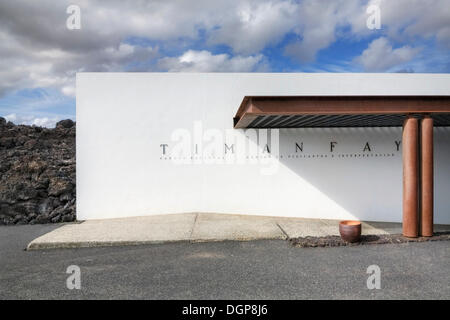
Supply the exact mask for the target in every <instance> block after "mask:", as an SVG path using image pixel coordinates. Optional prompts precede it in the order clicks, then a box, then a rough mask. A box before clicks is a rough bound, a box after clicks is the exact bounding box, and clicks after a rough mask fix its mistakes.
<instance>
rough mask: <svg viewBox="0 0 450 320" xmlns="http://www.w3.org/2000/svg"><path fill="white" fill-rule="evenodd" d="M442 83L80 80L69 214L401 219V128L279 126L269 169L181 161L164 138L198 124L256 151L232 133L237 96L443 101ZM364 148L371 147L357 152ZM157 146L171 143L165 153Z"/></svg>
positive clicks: (234, 77) (385, 77)
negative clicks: (73, 206)
mask: <svg viewBox="0 0 450 320" xmlns="http://www.w3.org/2000/svg"><path fill="white" fill-rule="evenodd" d="M449 88H450V77H449V76H448V75H431V74H429V75H418V74H261V73H260V74H255V73H253V74H242V73H240V74H218V73H214V74H179V73H79V74H77V218H78V219H79V220H85V219H99V218H112V217H126V216H138V215H152V214H162V213H178V212H220V213H239V214H258V215H272V216H295V217H315V218H330V219H347V218H356V219H361V220H372V221H401V198H402V196H401V195H402V189H401V187H402V167H401V148H400V151H397V149H396V144H395V142H394V141H399V140H401V128H359V129H357V128H345V129H344V128H339V129H307V128H302V129H282V130H280V132H279V136H280V147H279V149H280V155H281V156H283V157H282V158H279V159H278V160H279V161H278V162H277V161H274V162H273V163H269V164H267V163H260V162H259V161H268V160H265V159H264V158H261V157H259V158H258V159H256V160H254V161H256V162H259V163H256V164H252V163H248V160H246V159H244V161H246V163H244V164H238V163H234V164H229V163H228V164H227V163H222V164H219V163H213V164H207V163H204V161H207V159H206V158H205V157H199V160H197V161H198V162H200V163H185V164H179V163H176V161H175V160H174V159H173V158H172V159H169V156H170V153H171V151H172V150H173V148H174V146H175V145H177V141H172V140H171V138H172V134H174V133H176V132H178V131H177V129H184V130H185V131H186V130H187V132H189V133H191V134H192V135H195V132H196V130H197V129H198V127H197V126H198V124H201V126H202V132H203V133H204V132H208V133H216V134H219V135H220V134H224V133H226V132H228V134H233V133H234V134H237V135H238V137H243V136H245V135H246V134H248V135H250V137H249V140H248V141H249V143H250V145H253V144H254V143H255V142H256V141H255V138H254V137H252V136H251V133H252V132H250V131H249V132H247V133H246V131H244V130H235V129H232V124H233V122H232V118H233V116H234V115H235V113H236V111H237V108H238V107H239V104H240V103H241V101H242V99H243V97H244V96H245V95H410V94H415V95H422V94H423V95H448V94H450V89H449ZM194 127H195V128H196V129H194ZM210 129H215V130H216V131H210ZM208 130H209V131H208ZM230 132H231V133H230ZM435 134H436V135H435V140H436V144H435V149H436V154H435V157H436V161H435V163H436V165H435V175H436V181H435V182H436V196H435V204H436V212H435V221H436V222H437V223H450V212H449V210H448V208H449V207H450V200H449V197H448V190H449V189H450V188H449V187H450V168H449V167H450V166H449V165H448V164H449V163H450V142H449V141H450V129H448V128H436V129H435ZM331 141H335V142H337V145H336V147H335V148H334V151H333V152H330V142H331ZM226 142H227V143H228V144H230V143H231V142H232V139H231V138H229V139H227V140H226ZM295 142H297V143H299V144H300V143H301V142H303V146H304V148H303V153H301V152H297V153H295ZM366 142H369V144H370V147H371V152H369V151H365V152H363V148H364V146H365V143H366ZM161 144H168V145H169V146H168V154H167V155H166V156H165V157H164V156H162V148H161V146H160V145H161ZM207 145H208V144H205V142H204V143H203V146H204V147H206V146H207ZM271 148H272V146H271ZM271 151H272V152H273V149H272V150H271ZM236 153H237V154H239V155H240V156H245V155H246V154H248V152H237V151H236ZM313 155H314V157H312V156H313ZM317 155H318V157H317ZM350 155H351V156H350ZM292 156H300V157H299V158H297V157H294V158H293V157H292ZM308 156H309V157H308ZM321 156H322V157H321ZM325 156H326V157H325ZM217 158H219V157H217ZM227 159H228V160H229V161H232V160H233V158H232V156H230V155H228V156H226V159H225V160H227ZM225 160H224V161H225ZM210 161H211V160H210ZM212 161H220V160H214V159H213V160H212ZM268 168H275V169H274V170H273V172H271V173H272V174H267V172H265V169H268ZM266 171H267V170H266ZM264 173H265V174H264Z"/></svg>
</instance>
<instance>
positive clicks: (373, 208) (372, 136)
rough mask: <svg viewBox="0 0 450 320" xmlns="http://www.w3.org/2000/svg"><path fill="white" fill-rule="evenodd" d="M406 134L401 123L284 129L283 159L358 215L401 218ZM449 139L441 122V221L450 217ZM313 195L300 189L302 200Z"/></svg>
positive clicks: (437, 159) (437, 217) (438, 169)
mask: <svg viewBox="0 0 450 320" xmlns="http://www.w3.org/2000/svg"><path fill="white" fill-rule="evenodd" d="M401 134H402V128H400V127H395V128H388V127H383V128H300V129H281V130H280V164H281V165H282V166H284V167H285V168H287V169H289V170H290V171H291V172H293V173H295V174H296V175H298V176H299V177H301V178H302V179H303V180H305V181H307V182H308V183H310V184H311V185H312V186H314V187H315V188H316V189H317V190H319V191H320V192H322V193H323V195H325V196H326V197H327V198H329V199H330V201H333V202H335V203H336V204H337V205H339V206H340V207H342V208H343V209H344V210H345V211H346V212H347V213H348V214H349V215H351V216H354V217H355V218H358V219H361V220H369V221H401V219H402V175H403V173H402V153H401ZM449 141H450V128H437V129H436V131H435V176H436V180H435V190H436V191H435V204H436V205H435V207H436V209H435V223H450V218H449V214H448V210H447V208H448V207H449V204H450V200H449V197H448V190H449V189H450V166H449V164H450V145H449V143H448V142H449ZM308 196H309V195H308V194H299V195H298V197H299V199H298V201H299V203H301V201H302V200H305V201H306V200H307V198H308ZM317 206H318V210H320V206H321V204H320V203H318V204H317Z"/></svg>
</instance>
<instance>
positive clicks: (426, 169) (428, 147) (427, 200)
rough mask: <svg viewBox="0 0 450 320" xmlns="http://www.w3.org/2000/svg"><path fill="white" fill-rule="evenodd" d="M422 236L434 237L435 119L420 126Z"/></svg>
mask: <svg viewBox="0 0 450 320" xmlns="http://www.w3.org/2000/svg"><path fill="white" fill-rule="evenodd" d="M420 135H421V137H420V141H421V151H420V172H421V190H420V203H421V215H420V235H421V236H424V237H431V236H432V235H433V194H434V192H433V187H434V183H433V119H432V118H431V117H425V118H423V119H422V120H421V125H420Z"/></svg>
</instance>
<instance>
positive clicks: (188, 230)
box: [28, 213, 450, 250]
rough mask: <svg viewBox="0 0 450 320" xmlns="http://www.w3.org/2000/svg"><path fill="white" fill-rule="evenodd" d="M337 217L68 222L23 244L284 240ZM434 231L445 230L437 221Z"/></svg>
mask: <svg viewBox="0 0 450 320" xmlns="http://www.w3.org/2000/svg"><path fill="white" fill-rule="evenodd" d="M338 224H339V221H338V220H323V219H303V218H280V217H266V216H251V215H231V214H212V213H186V214H168V215H155V216H148V217H135V218H121V219H105V220H88V221H84V222H81V223H69V224H66V225H63V226H62V227H60V228H58V229H55V230H53V231H51V232H49V233H47V234H45V235H43V236H41V237H39V238H36V239H34V240H33V241H31V242H30V244H29V245H28V249H29V250H34V249H48V248H76V247H97V246H113V245H137V244H153V243H166V242H180V241H189V242H206V241H224V240H238V241H246V240H262V239H288V238H295V237H306V236H313V237H321V236H329V235H339V229H338ZM435 230H436V231H447V230H450V225H438V226H436V227H435ZM401 232H402V229H401V224H400V223H387V222H363V224H362V234H400V233H401Z"/></svg>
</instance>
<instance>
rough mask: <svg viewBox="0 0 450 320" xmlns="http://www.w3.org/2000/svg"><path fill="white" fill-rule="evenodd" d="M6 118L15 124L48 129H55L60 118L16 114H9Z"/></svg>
mask: <svg viewBox="0 0 450 320" xmlns="http://www.w3.org/2000/svg"><path fill="white" fill-rule="evenodd" d="M4 118H5V119H6V121H11V122H12V123H14V124H26V125H36V126H39V127H47V128H54V127H55V126H56V123H57V122H58V121H59V119H58V117H54V118H48V117H42V118H39V117H34V116H31V115H17V114H15V113H12V114H9V115H7V116H5V117H4Z"/></svg>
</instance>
